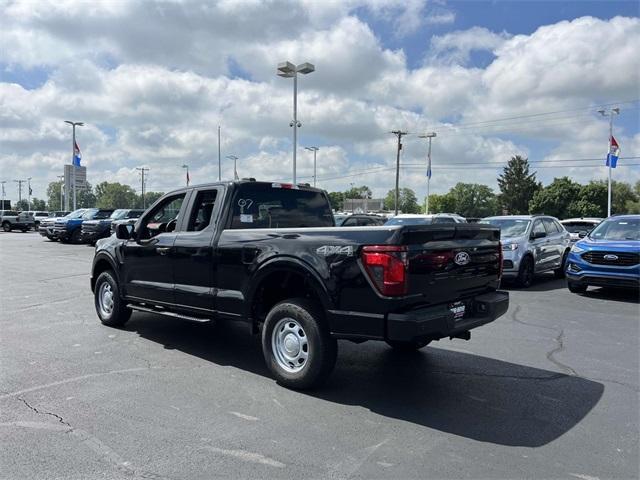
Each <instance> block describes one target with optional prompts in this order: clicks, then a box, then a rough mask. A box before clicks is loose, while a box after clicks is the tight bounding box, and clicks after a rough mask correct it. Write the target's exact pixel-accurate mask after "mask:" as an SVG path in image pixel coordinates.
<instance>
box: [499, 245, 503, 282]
mask: <svg viewBox="0 0 640 480" xmlns="http://www.w3.org/2000/svg"><path fill="white" fill-rule="evenodd" d="M503 260H504V253H502V242H498V262H499V263H500V266H499V267H498V278H499V279H500V278H502V270H503V268H504V265H503V264H504V261H503Z"/></svg>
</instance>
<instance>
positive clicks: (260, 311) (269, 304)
mask: <svg viewBox="0 0 640 480" xmlns="http://www.w3.org/2000/svg"><path fill="white" fill-rule="evenodd" d="M288 298H307V299H309V300H312V301H314V302H316V303H318V304H319V305H320V306H322V300H321V298H320V295H319V293H318V291H317V289H316V287H315V286H314V284H313V280H312V279H311V277H310V276H309V275H305V274H303V273H301V272H296V271H293V270H278V271H275V272H272V273H269V274H268V275H267V276H266V277H264V278H263V279H262V280H261V281H260V284H259V285H258V287H257V288H256V290H255V295H254V296H253V301H252V302H251V318H252V319H253V325H254V332H255V333H257V326H258V324H259V323H262V322H264V320H265V318H266V317H267V314H268V313H269V311H270V310H271V308H273V306H274V305H275V304H276V303H278V302H281V301H282V300H286V299H288Z"/></svg>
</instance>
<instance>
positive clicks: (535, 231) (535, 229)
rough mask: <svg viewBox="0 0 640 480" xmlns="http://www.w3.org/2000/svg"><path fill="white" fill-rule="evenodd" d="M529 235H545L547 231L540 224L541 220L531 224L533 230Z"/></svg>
mask: <svg viewBox="0 0 640 480" xmlns="http://www.w3.org/2000/svg"><path fill="white" fill-rule="evenodd" d="M531 233H532V234H533V235H536V234H538V233H545V234H546V233H547V231H546V230H545V229H544V225H543V224H542V220H536V221H535V222H533V230H531ZM533 235H532V236H533Z"/></svg>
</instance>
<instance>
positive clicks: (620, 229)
mask: <svg viewBox="0 0 640 480" xmlns="http://www.w3.org/2000/svg"><path fill="white" fill-rule="evenodd" d="M566 274H567V281H568V287H569V290H571V291H572V292H573V293H584V292H586V290H587V287H588V286H589V285H593V286H598V287H617V288H635V289H637V288H638V287H639V286H640V215H616V216H613V217H609V218H607V219H606V220H605V221H603V222H602V223H601V224H600V225H598V226H597V227H596V228H595V229H594V230H593V231H592V232H591V233H589V235H587V236H586V237H585V238H583V239H582V240H580V241H579V242H577V243H576V244H575V245H574V246H573V247H572V248H571V252H570V253H569V257H568V258H567V268H566Z"/></svg>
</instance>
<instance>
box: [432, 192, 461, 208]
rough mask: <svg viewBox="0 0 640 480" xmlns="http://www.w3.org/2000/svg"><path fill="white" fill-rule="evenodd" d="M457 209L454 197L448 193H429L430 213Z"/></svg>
mask: <svg viewBox="0 0 640 480" xmlns="http://www.w3.org/2000/svg"><path fill="white" fill-rule="evenodd" d="M454 210H455V204H454V200H453V197H452V196H451V195H448V194H446V193H445V194H443V195H438V194H437V193H433V194H431V195H429V213H447V212H453V211H454Z"/></svg>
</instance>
